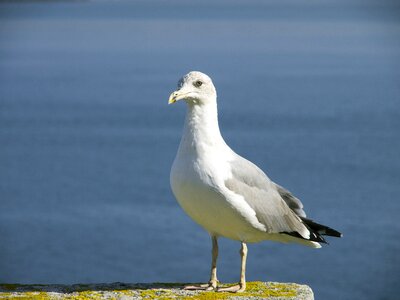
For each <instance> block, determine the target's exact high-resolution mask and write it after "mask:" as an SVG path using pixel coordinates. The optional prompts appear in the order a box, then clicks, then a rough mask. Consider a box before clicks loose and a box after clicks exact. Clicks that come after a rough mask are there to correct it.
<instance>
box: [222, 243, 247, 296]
mask: <svg viewBox="0 0 400 300" xmlns="http://www.w3.org/2000/svg"><path fill="white" fill-rule="evenodd" d="M239 253H240V256H241V258H242V265H241V268H240V281H239V283H238V284H236V285H234V286H230V287H226V288H218V292H232V293H240V292H243V291H244V290H245V289H246V259H247V245H246V243H244V242H242V248H240V251H239Z"/></svg>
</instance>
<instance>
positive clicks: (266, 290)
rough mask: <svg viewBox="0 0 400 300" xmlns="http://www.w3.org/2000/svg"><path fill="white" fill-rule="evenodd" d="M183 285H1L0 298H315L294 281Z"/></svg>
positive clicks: (307, 289)
mask: <svg viewBox="0 0 400 300" xmlns="http://www.w3.org/2000/svg"><path fill="white" fill-rule="evenodd" d="M182 287H183V284H180V283H150V284H125V283H119V282H117V283H111V284H74V285H59V284H51V285H39V284H38V285H35V284H31V285H22V284H0V299H40V300H42V299H44V300H45V299H82V300H83V299H185V300H186V299H187V300H189V299H199V300H200V299H228V300H244V299H254V300H255V299H274V300H278V299H279V300H289V299H290V300H291V299H296V300H313V299H314V295H313V292H312V290H311V288H310V287H309V286H307V285H299V284H295V283H278V282H248V283H247V289H246V291H245V292H243V293H240V294H233V293H218V292H213V291H211V292H205V291H185V290H182Z"/></svg>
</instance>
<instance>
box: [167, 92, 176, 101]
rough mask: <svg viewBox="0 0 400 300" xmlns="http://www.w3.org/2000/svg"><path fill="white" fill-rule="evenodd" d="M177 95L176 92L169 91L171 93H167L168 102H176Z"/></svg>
mask: <svg viewBox="0 0 400 300" xmlns="http://www.w3.org/2000/svg"><path fill="white" fill-rule="evenodd" d="M177 95H178V93H177V92H173V93H171V95H169V99H168V104H172V103H175V102H176V96H177Z"/></svg>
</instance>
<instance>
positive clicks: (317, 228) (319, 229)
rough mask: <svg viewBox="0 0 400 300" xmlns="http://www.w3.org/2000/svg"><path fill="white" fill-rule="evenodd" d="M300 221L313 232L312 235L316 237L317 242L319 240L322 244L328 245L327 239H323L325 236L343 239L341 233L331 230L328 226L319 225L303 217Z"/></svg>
mask: <svg viewBox="0 0 400 300" xmlns="http://www.w3.org/2000/svg"><path fill="white" fill-rule="evenodd" d="M300 219H301V220H302V221H303V223H304V224H305V225H306V226H307V227H308V229H309V230H310V232H311V235H312V234H314V235H316V237H317V240H319V241H320V242H322V243H326V241H325V239H324V238H323V237H322V236H323V235H327V236H334V237H342V236H343V235H342V234H341V233H340V232H339V231H337V230H335V229H333V228H330V227H328V226H325V225H322V224H318V223H316V222H314V221H313V220H310V219H307V218H303V217H300Z"/></svg>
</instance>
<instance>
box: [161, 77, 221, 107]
mask: <svg viewBox="0 0 400 300" xmlns="http://www.w3.org/2000/svg"><path fill="white" fill-rule="evenodd" d="M216 99H217V92H216V90H215V87H214V84H213V83H212V81H211V78H210V77H208V76H207V75H206V74H204V73H201V72H197V71H192V72H190V73H188V74H186V75H185V76H183V77H182V78H181V79H180V80H179V81H178V89H177V90H176V91H175V92H172V93H171V95H170V96H169V100H168V104H171V103H175V102H176V101H179V100H185V101H186V103H188V104H194V105H204V104H208V103H212V102H215V101H216Z"/></svg>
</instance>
